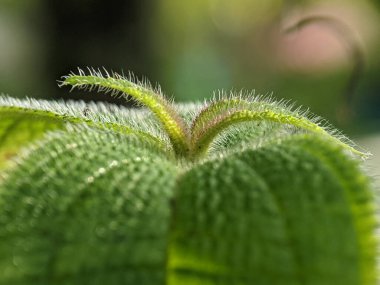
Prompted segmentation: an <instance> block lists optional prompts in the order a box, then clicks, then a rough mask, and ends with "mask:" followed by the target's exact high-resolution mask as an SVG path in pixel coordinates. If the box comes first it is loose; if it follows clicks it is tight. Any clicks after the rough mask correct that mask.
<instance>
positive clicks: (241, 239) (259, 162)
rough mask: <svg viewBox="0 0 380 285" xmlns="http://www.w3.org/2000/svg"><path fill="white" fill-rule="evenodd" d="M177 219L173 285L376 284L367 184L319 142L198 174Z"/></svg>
mask: <svg viewBox="0 0 380 285" xmlns="http://www.w3.org/2000/svg"><path fill="white" fill-rule="evenodd" d="M172 217H173V223H172V227H171V228H172V233H171V244H170V251H169V264H168V270H169V277H168V285H178V284H181V285H183V284H186V285H193V284H207V285H209V284H210V285H211V284H219V285H221V284H241V285H243V284H268V285H269V284H270V285H274V284H281V285H287V284H289V285H290V284H292V285H298V284H299V285H301V284H303V285H304V284H307V285H321V284H323V285H329V284H331V285H333V284H334V285H335V284H345V285H351V284H352V285H354V284H355V285H357V284H361V285H368V284H375V277H376V272H375V270H374V269H375V256H376V246H375V240H374V229H375V221H374V208H373V205H372V196H371V192H370V190H369V186H368V181H367V179H366V178H365V176H364V175H362V174H361V173H360V170H359V168H358V163H357V161H355V160H352V159H351V158H349V157H347V156H346V154H345V153H344V151H343V149H342V147H341V146H340V145H337V144H334V143H332V142H331V141H329V140H325V139H323V138H320V137H318V136H315V135H314V136H312V135H302V136H300V135H298V136H294V137H293V138H289V139H286V140H284V141H282V142H280V143H277V144H272V145H268V146H266V147H263V148H260V149H257V150H246V151H244V152H242V153H236V154H232V155H231V156H227V157H225V158H223V159H218V160H215V161H210V162H207V163H204V164H203V165H200V166H196V167H194V168H193V169H192V170H191V171H189V172H188V173H186V174H185V175H184V176H183V177H182V178H181V179H180V181H179V183H178V187H177V192H176V198H175V209H174V210H173V213H172Z"/></svg>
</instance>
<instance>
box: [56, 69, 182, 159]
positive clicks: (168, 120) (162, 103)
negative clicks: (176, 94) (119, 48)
mask: <svg viewBox="0 0 380 285" xmlns="http://www.w3.org/2000/svg"><path fill="white" fill-rule="evenodd" d="M79 73H80V74H79V75H75V74H71V75H69V76H66V77H65V78H64V81H63V82H62V84H61V85H71V86H72V87H73V88H75V87H77V88H84V89H86V88H87V89H90V90H92V89H93V88H95V87H97V89H98V90H99V91H111V92H113V94H117V93H118V92H121V93H122V94H123V95H124V96H126V95H129V96H131V97H132V98H133V99H134V100H136V101H137V102H138V103H140V104H142V105H144V106H146V107H147V108H148V109H149V110H150V111H151V112H152V113H153V114H154V115H155V116H156V118H157V120H158V121H159V122H160V123H161V124H162V126H163V128H164V130H165V132H166V133H167V135H168V137H169V139H170V142H171V144H172V146H173V149H174V151H175V153H176V155H177V156H186V155H187V153H188V151H189V143H188V142H189V135H188V131H187V128H186V125H185V123H184V121H183V120H182V118H180V117H179V115H178V114H177V113H176V112H175V110H174V109H173V108H172V106H170V104H169V103H168V101H167V100H166V99H165V98H164V97H163V96H162V95H160V94H157V93H156V92H154V91H153V90H151V89H150V88H146V87H144V86H141V85H139V84H136V83H133V82H131V81H129V80H127V79H126V78H124V77H122V76H120V75H118V74H113V76H114V77H112V76H110V75H109V74H108V73H107V76H106V77H104V76H103V75H102V74H100V72H95V71H92V72H90V75H85V74H84V72H83V71H80V72H79Z"/></svg>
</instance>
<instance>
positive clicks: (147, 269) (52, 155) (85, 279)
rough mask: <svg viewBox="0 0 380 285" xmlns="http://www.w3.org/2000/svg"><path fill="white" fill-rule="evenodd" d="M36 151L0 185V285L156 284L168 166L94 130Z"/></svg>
mask: <svg viewBox="0 0 380 285" xmlns="http://www.w3.org/2000/svg"><path fill="white" fill-rule="evenodd" d="M39 145H40V147H36V148H35V149H34V150H33V151H31V152H30V154H29V155H27V156H26V157H25V158H23V160H22V164H20V165H19V167H17V168H15V169H14V170H12V171H10V172H9V173H8V179H7V180H6V181H5V183H3V184H2V185H1V186H0V208H1V215H0V240H1V243H0V284H4V285H9V284H19V285H24V284H25V285H30V284H39V285H43V284H44V285H48V284H49V285H51V284H57V285H63V284H65V285H69V284H84V285H86V284H87V285H94V284H142V285H144V284H146V285H148V284H149V285H150V284H157V285H159V284H164V282H165V268H166V246H167V236H168V235H167V231H168V224H169V216H170V207H169V201H170V198H171V196H172V190H173V188H174V183H175V176H176V168H175V167H174V165H173V163H172V162H171V161H169V160H167V159H166V158H165V157H163V155H162V154H160V152H159V151H154V149H152V147H150V146H149V145H146V144H144V142H141V140H139V139H137V140H135V141H133V140H132V141H131V138H130V136H124V135H120V134H119V135H117V134H111V133H107V132H102V131H99V130H93V129H87V130H84V129H81V130H72V131H70V132H59V133H55V134H52V135H50V136H49V137H48V139H46V140H45V141H43V142H41V143H40V144H39Z"/></svg>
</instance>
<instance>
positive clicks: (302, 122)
mask: <svg viewBox="0 0 380 285" xmlns="http://www.w3.org/2000/svg"><path fill="white" fill-rule="evenodd" d="M248 121H272V122H276V123H282V124H288V125H292V126H295V127H297V128H300V129H304V130H307V131H311V132H314V133H318V134H322V135H326V136H328V137H331V138H332V139H334V140H335V141H336V142H337V143H338V144H340V145H342V146H344V147H345V148H346V149H349V150H350V151H352V152H353V153H355V154H358V155H360V156H366V154H365V153H363V152H360V151H358V150H356V149H355V148H353V147H351V146H350V145H347V144H346V143H344V142H342V141H341V140H339V139H338V138H335V137H332V136H331V135H330V134H329V133H328V132H327V131H326V130H325V129H324V128H322V127H321V126H319V125H318V124H316V123H313V122H311V121H310V120H308V119H306V118H304V117H301V116H294V115H290V114H287V113H279V112H275V111H272V110H263V111H251V110H238V111H233V112H229V113H227V114H226V115H224V116H220V117H219V118H218V119H216V120H214V121H212V122H210V124H209V125H208V126H207V127H205V128H204V130H203V131H202V132H201V133H200V134H199V136H198V137H193V148H192V152H193V155H194V157H201V156H203V155H205V153H207V150H208V149H209V146H210V144H211V143H212V141H213V140H214V138H215V137H216V136H217V135H219V134H220V133H221V132H222V131H224V130H225V129H227V128H228V127H230V126H232V125H234V124H236V123H240V122H248Z"/></svg>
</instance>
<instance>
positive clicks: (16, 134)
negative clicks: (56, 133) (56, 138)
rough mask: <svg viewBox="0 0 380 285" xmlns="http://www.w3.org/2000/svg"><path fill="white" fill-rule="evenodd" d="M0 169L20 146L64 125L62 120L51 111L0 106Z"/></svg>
mask: <svg viewBox="0 0 380 285" xmlns="http://www.w3.org/2000/svg"><path fill="white" fill-rule="evenodd" d="M0 117H1V120H0V169H1V168H3V167H4V166H5V165H6V163H7V161H8V160H9V159H10V158H12V157H14V156H15V155H16V154H17V153H18V151H19V149H20V148H21V147H22V146H25V145H26V144H28V143H30V142H31V141H34V140H36V139H39V138H41V137H42V135H43V134H44V133H45V132H47V131H49V130H54V129H60V128H62V127H63V126H64V121H63V120H62V119H60V118H57V117H55V116H54V114H53V113H51V112H39V111H32V110H26V109H21V108H4V107H3V108H1V107H0Z"/></svg>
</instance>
